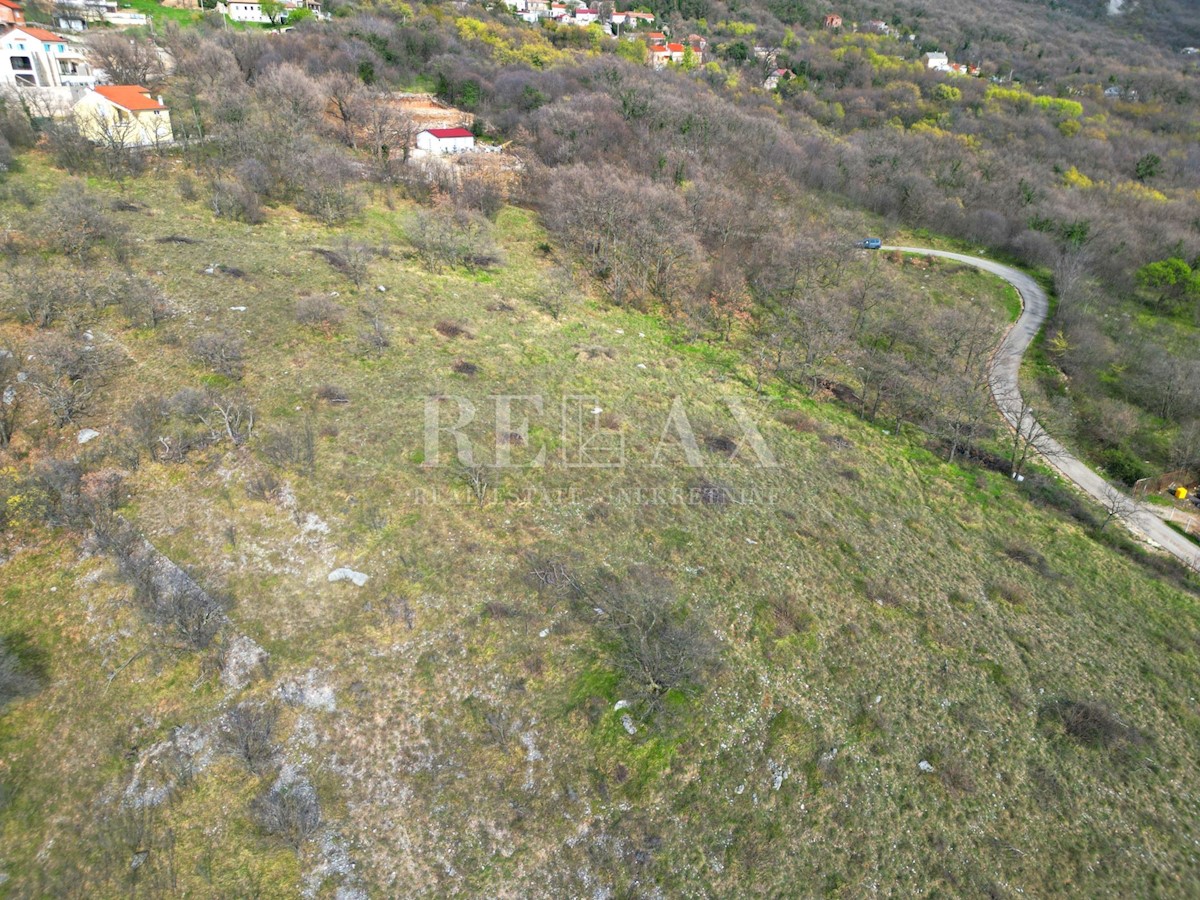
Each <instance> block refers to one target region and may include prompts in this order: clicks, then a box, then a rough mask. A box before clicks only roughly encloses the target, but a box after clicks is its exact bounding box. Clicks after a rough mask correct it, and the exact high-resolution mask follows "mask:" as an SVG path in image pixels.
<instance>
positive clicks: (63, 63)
mask: <svg viewBox="0 0 1200 900" xmlns="http://www.w3.org/2000/svg"><path fill="white" fill-rule="evenodd" d="M57 62H58V82H59V84H61V85H63V86H64V87H95V85H96V76H95V75H93V74H92V69H91V67H90V66H89V65H88V64H87V63H86V62H84V61H83V60H82V59H78V58H64V59H59V60H57Z"/></svg>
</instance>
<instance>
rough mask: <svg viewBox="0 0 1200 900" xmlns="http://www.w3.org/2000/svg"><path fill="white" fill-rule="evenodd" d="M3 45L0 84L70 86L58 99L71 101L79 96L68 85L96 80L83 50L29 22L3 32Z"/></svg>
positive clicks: (0, 42)
mask: <svg viewBox="0 0 1200 900" xmlns="http://www.w3.org/2000/svg"><path fill="white" fill-rule="evenodd" d="M0 47H2V48H3V52H4V59H3V62H2V63H0V85H11V86H16V87H21V88H40V89H46V90H50V89H68V92H67V93H65V94H63V96H61V97H58V98H57V99H59V100H60V101H61V100H65V101H67V102H68V105H69V103H73V102H74V100H75V99H77V97H76V96H71V95H70V93H69V89H72V88H75V89H80V88H90V87H92V86H93V85H95V83H96V76H95V75H94V74H92V70H91V67H90V66H89V65H88V63H87V60H86V59H84V56H83V53H82V52H80V51H79V50H78V49H76V48H75V46H74V44H72V43H71V42H69V41H68V40H67V39H66V38H64V37H61V36H60V35H57V34H54V33H53V32H50V31H46V30H45V29H42V28H34V27H33V26H29V25H26V26H22V27H17V28H10V29H9V30H8V31H6V32H4V33H3V34H2V35H0ZM49 96H50V95H47V97H48V98H49Z"/></svg>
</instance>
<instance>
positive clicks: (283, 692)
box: [275, 669, 337, 712]
mask: <svg viewBox="0 0 1200 900" xmlns="http://www.w3.org/2000/svg"><path fill="white" fill-rule="evenodd" d="M325 679H326V676H325V675H324V674H323V673H321V672H318V671H317V670H316V669H309V670H308V671H307V672H305V673H304V675H302V676H301V677H300V678H294V679H292V680H291V681H286V682H284V683H283V684H281V685H280V686H279V687H278V688H277V689H276V691H275V692H276V693H277V694H278V695H279V697H280V699H281V700H283V702H284V703H288V704H290V705H292V706H303V707H306V708H307V709H320V710H324V711H325V712H333V711H334V710H335V709H337V695H336V694H335V693H334V690H333V685H331V684H330V683H329V682H328V681H326V680H325Z"/></svg>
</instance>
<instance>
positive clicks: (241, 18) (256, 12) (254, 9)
mask: <svg viewBox="0 0 1200 900" xmlns="http://www.w3.org/2000/svg"><path fill="white" fill-rule="evenodd" d="M283 6H284V9H283V10H282V12H280V13H279V15H277V16H276V17H275V22H274V24H283V23H284V22H286V21H287V19H288V16H290V15H291V12H292V10H295V9H307V10H308V11H309V12H311V13H312V14H313V18H315V19H328V18H329V15H328V14H327V13H326V12H325V11H324V10H323V9H322V8H321V0H283ZM222 7H223V8H224V11H225V14H226V15H227V16H229V18H230V19H232V20H233V21H234V22H251V23H254V24H257V25H269V24H272V22H271V17H270V16H268V15H267V14H266V13H265V12H264V11H263V8H262V4H261V3H259V2H258V0H230V2H229V3H225V4H219V5H218V7H217V8H218V9H221V8H222Z"/></svg>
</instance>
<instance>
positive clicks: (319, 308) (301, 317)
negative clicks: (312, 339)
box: [296, 294, 346, 331]
mask: <svg viewBox="0 0 1200 900" xmlns="http://www.w3.org/2000/svg"><path fill="white" fill-rule="evenodd" d="M345 318H346V310H345V308H344V307H342V306H339V305H338V304H337V303H335V302H334V301H333V299H332V298H330V297H327V296H325V295H324V294H317V295H315V296H312V297H301V298H300V299H299V300H297V301H296V321H297V322H299V323H300V324H301V325H307V326H309V327H310V328H323V329H325V330H326V331H332V330H333V329H335V328H337V327H338V326H339V325H341V324H342V322H343V321H344V320H345Z"/></svg>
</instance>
